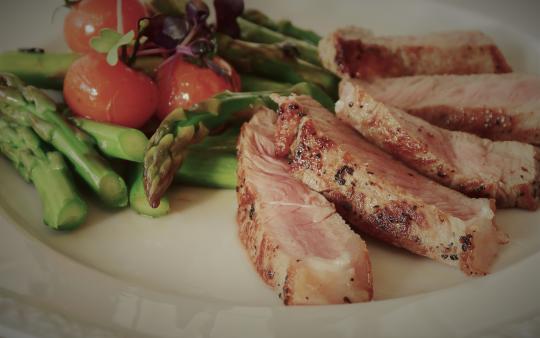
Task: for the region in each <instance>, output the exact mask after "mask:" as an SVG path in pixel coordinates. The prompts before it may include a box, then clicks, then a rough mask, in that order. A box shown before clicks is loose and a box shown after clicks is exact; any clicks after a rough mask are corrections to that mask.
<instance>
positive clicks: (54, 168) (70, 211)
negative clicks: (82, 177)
mask: <svg viewBox="0 0 540 338" xmlns="http://www.w3.org/2000/svg"><path fill="white" fill-rule="evenodd" d="M0 151H1V152H2V153H3V154H4V155H5V156H6V157H7V158H9V159H10V160H11V162H12V163H13V164H14V165H15V167H16V168H17V170H18V171H19V173H20V174H21V175H22V177H23V178H24V179H25V180H26V181H27V182H32V183H33V184H34V186H35V187H36V189H37V191H38V194H39V197H40V199H41V203H42V205H43V221H44V223H45V224H46V225H48V226H49V227H51V228H53V229H55V230H68V229H73V228H75V227H77V226H78V225H80V224H82V223H83V222H84V220H85V219H86V214H87V206H86V203H85V202H84V201H83V200H82V199H81V198H80V197H79V195H78V194H77V191H76V190H75V187H74V185H73V182H72V181H71V179H70V177H69V172H68V169H67V166H66V164H65V162H64V160H63V158H62V155H60V153H58V152H56V151H51V152H45V151H44V150H43V148H42V145H41V141H40V139H39V138H38V136H37V135H36V134H35V133H34V132H33V131H32V129H30V128H28V127H24V126H20V125H18V124H15V123H10V122H8V121H7V120H6V119H5V117H4V116H3V115H0Z"/></svg>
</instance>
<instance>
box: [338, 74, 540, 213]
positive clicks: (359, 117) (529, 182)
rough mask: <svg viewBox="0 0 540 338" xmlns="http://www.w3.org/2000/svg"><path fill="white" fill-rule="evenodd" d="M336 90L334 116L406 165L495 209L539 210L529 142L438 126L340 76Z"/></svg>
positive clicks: (536, 169)
mask: <svg viewBox="0 0 540 338" xmlns="http://www.w3.org/2000/svg"><path fill="white" fill-rule="evenodd" d="M339 93H340V100H339V101H338V102H337V104H336V114H337V116H338V117H339V118H340V119H341V120H343V121H344V122H345V123H347V124H348V125H350V126H352V127H353V128H355V129H356V130H357V131H358V132H359V133H360V134H362V136H364V137H365V138H366V139H367V140H368V141H370V142H371V143H373V144H376V145H377V146H379V148H381V149H383V150H384V151H386V152H387V153H390V154H392V155H394V157H396V158H398V159H399V160H401V161H403V162H404V163H406V164H407V165H408V166H409V167H410V168H412V169H414V170H416V171H418V172H420V173H422V174H424V175H426V176H428V177H430V178H432V179H434V180H435V181H437V182H439V183H441V184H443V185H445V186H447V187H450V188H452V189H455V190H458V191H461V192H463V193H464V194H466V195H468V196H471V197H488V198H494V199H496V200H497V206H499V207H507V208H512V207H519V208H524V209H530V210H535V209H536V208H538V203H539V200H540V196H539V194H540V162H539V161H538V159H539V158H540V156H539V154H538V152H537V150H536V149H535V147H533V146H532V145H530V144H526V143H521V142H515V141H491V140H488V139H484V138H480V137H478V136H476V135H472V134H469V133H464V132H460V131H451V130H446V129H442V128H439V127H437V126H434V125H432V124H430V123H428V122H426V121H424V120H422V119H421V118H419V117H416V116H413V115H409V114H407V113H406V112H404V111H403V110H401V109H399V108H395V107H392V106H387V105H385V104H384V103H381V102H379V101H377V100H375V99H373V97H371V96H370V95H369V94H368V93H367V92H366V91H365V89H364V87H363V85H362V83H361V82H358V81H356V80H342V82H341V84H340V90H339Z"/></svg>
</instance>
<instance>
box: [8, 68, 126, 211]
mask: <svg viewBox="0 0 540 338" xmlns="http://www.w3.org/2000/svg"><path fill="white" fill-rule="evenodd" d="M0 110H1V111H2V113H3V114H4V116H6V117H7V118H9V119H10V120H12V121H15V122H16V123H18V124H20V125H23V126H26V127H31V128H32V129H33V130H34V132H36V134H38V135H39V137H41V139H43V140H44V141H45V142H47V143H50V144H51V145H52V146H53V147H54V148H56V149H57V150H58V151H59V152H61V153H62V154H63V155H64V156H66V158H67V159H68V160H69V161H70V162H71V163H72V164H73V166H74V168H75V170H76V171H77V173H78V174H79V175H80V176H81V177H82V178H83V179H84V180H85V181H86V183H88V185H89V186H90V187H91V188H92V189H93V190H94V191H95V192H96V193H97V194H98V196H99V197H100V198H101V200H102V201H103V202H105V204H106V205H108V206H111V207H123V206H126V205H127V199H128V196H127V188H126V185H125V183H124V180H123V179H122V178H121V177H120V176H119V175H118V174H117V173H116V172H114V170H112V169H111V168H110V167H109V166H108V165H107V163H106V161H105V160H104V159H103V158H102V157H101V156H100V155H99V154H98V153H97V152H96V151H95V150H94V149H93V148H92V147H91V146H90V145H89V144H87V143H86V142H84V141H82V140H80V139H79V138H78V137H77V136H76V134H75V133H74V131H73V129H72V127H71V126H69V125H68V124H67V123H66V122H65V121H64V119H63V118H62V117H61V116H60V115H59V114H58V113H57V112H56V106H55V104H54V102H53V101H52V100H51V99H50V98H49V97H48V96H46V95H45V94H44V93H42V92H41V91H39V90H38V89H36V88H35V87H32V86H24V84H23V83H22V81H21V80H20V79H19V78H17V77H16V76H14V75H12V74H7V73H0Z"/></svg>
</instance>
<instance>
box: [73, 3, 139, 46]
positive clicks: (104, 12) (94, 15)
mask: <svg viewBox="0 0 540 338" xmlns="http://www.w3.org/2000/svg"><path fill="white" fill-rule="evenodd" d="M117 1H118V0H82V1H81V2H79V3H77V4H76V5H74V6H73V7H72V8H71V9H70V11H69V13H68V14H67V15H66V18H65V20H64V38H65V40H66V43H67V45H68V47H69V48H71V49H72V50H73V51H75V52H79V53H87V52H89V51H91V50H92V47H91V46H90V39H91V38H92V37H94V36H96V35H98V34H99V31H100V30H101V29H102V28H111V29H114V30H116V28H117V27H116V26H117V15H116V6H117ZM121 1H122V23H123V25H122V26H123V32H124V33H127V32H129V31H130V30H133V31H135V32H137V23H138V21H139V19H140V18H142V17H145V16H147V11H146V8H145V7H144V6H143V5H142V4H141V3H140V2H139V1H138V0H121Z"/></svg>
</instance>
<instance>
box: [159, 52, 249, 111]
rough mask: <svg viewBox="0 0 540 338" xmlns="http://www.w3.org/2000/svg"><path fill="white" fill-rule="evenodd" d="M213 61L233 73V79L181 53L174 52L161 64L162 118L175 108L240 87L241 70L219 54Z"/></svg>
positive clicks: (160, 97)
mask: <svg viewBox="0 0 540 338" xmlns="http://www.w3.org/2000/svg"><path fill="white" fill-rule="evenodd" d="M213 61H214V62H215V63H217V64H219V65H220V66H221V67H223V68H224V69H225V70H227V72H228V73H230V74H231V81H230V82H229V81H227V79H225V78H224V77H223V76H220V75H218V74H217V73H216V72H214V71H213V70H211V69H209V68H205V67H199V66H197V65H195V64H193V63H190V62H188V61H185V60H184V59H183V58H182V56H180V55H175V56H173V57H172V59H168V60H166V61H165V62H164V63H163V64H162V65H161V66H160V67H159V69H158V71H157V75H156V81H157V85H158V89H159V104H158V113H157V115H158V117H159V118H160V119H164V118H165V117H166V116H167V115H168V114H169V113H170V112H171V111H173V110H174V109H175V108H178V107H181V108H189V107H191V106H192V105H193V104H195V103H197V102H200V101H203V100H205V99H207V98H209V97H211V96H213V95H214V94H217V93H220V92H222V91H225V90H231V91H239V90H240V77H239V76H238V73H236V71H235V70H234V69H233V68H232V67H231V66H230V65H229V64H228V63H227V62H225V61H224V60H223V59H221V58H219V57H215V58H214V59H213Z"/></svg>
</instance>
